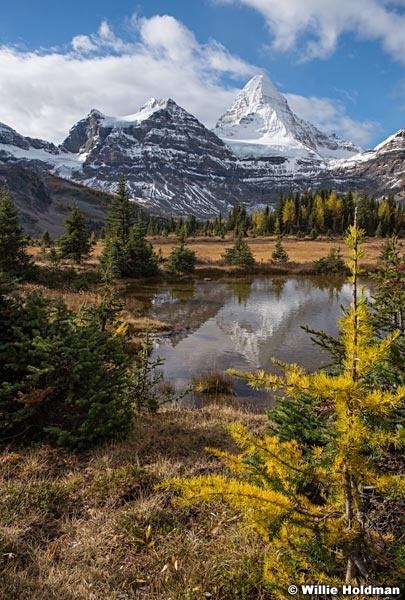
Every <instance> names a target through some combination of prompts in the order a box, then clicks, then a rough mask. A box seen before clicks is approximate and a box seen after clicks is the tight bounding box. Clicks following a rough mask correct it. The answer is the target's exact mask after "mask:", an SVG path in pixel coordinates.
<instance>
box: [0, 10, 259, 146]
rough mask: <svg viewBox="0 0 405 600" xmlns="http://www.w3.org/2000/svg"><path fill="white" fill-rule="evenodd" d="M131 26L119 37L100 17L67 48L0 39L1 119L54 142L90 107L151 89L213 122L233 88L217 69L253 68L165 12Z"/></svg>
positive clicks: (126, 106)
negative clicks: (26, 46)
mask: <svg viewBox="0 0 405 600" xmlns="http://www.w3.org/2000/svg"><path fill="white" fill-rule="evenodd" d="M130 33H131V36H132V37H131V39H130V40H127V39H126V40H123V39H121V38H120V37H118V36H117V35H115V33H114V32H113V31H112V29H111V27H110V25H109V24H108V23H107V21H103V22H102V23H101V25H100V28H99V29H98V31H97V32H96V33H94V34H91V35H84V34H79V35H77V36H75V37H74V38H73V40H72V42H71V50H70V51H69V52H67V53H66V52H63V51H62V50H61V51H60V52H58V51H55V50H53V51H49V52H24V51H21V50H19V49H15V48H10V47H5V46H3V47H0V82H1V83H0V121H3V122H4V123H7V124H8V125H10V126H11V127H14V128H15V129H17V130H18V131H20V132H21V133H23V134H25V135H31V136H36V137H44V138H46V139H49V140H52V141H55V142H60V141H61V140H62V139H63V138H64V137H65V136H66V135H67V132H68V131H69V128H70V127H71V126H72V125H73V124H74V123H75V122H76V121H77V120H78V119H80V118H83V117H84V116H85V115H86V114H87V112H88V111H89V110H90V109H91V108H98V109H99V110H101V111H102V112H104V113H106V114H111V115H124V114H130V113H133V112H136V111H137V110H138V109H139V108H140V107H141V106H142V105H143V104H144V103H145V102H146V100H148V99H149V98H150V97H152V96H153V97H157V98H167V97H172V98H173V99H174V100H176V102H178V103H179V104H180V105H181V106H183V107H184V108H185V109H186V110H189V111H190V112H192V113H193V114H194V115H195V116H197V117H198V118H199V119H200V120H201V121H202V122H204V123H205V124H206V125H207V126H213V125H214V124H215V121H216V119H217V118H218V116H219V115H220V114H221V113H222V112H223V111H225V109H226V108H227V107H228V105H229V104H230V102H231V101H232V100H233V98H234V96H235V94H236V93H237V91H238V89H237V88H236V87H235V88H229V87H224V86H223V85H222V84H221V76H223V75H224V74H227V75H230V76H231V77H234V78H240V77H243V78H246V79H247V78H249V77H250V76H252V75H254V74H255V73H256V72H257V71H258V69H257V68H255V67H254V66H253V65H249V64H248V63H247V62H245V61H244V60H242V59H241V58H239V57H237V56H234V55H231V54H230V53H229V52H228V51H227V50H226V49H225V48H224V47H223V46H222V45H221V44H219V43H218V42H216V41H215V40H209V41H208V42H207V43H205V44H200V43H198V41H197V40H196V38H195V36H194V34H193V33H192V32H191V31H190V30H189V29H187V28H186V27H185V26H184V25H183V24H182V23H180V22H179V21H177V20H176V19H175V18H173V17H171V16H168V15H163V16H153V17H151V18H149V19H147V18H142V19H138V18H136V17H134V18H132V19H131V21H130Z"/></svg>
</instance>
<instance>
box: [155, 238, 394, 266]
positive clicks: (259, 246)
mask: <svg viewBox="0 0 405 600" xmlns="http://www.w3.org/2000/svg"><path fill="white" fill-rule="evenodd" d="M152 241H153V245H154V248H155V250H156V251H158V250H159V249H161V251H162V256H163V257H164V258H166V257H167V256H168V255H169V254H170V252H171V251H172V249H173V247H174V246H175V244H176V241H175V240H174V239H173V238H170V237H168V238H159V239H155V240H152ZM247 241H248V243H249V246H250V248H251V250H252V253H253V256H254V257H255V260H256V261H257V262H258V263H261V262H264V263H266V262H268V261H269V260H270V258H271V254H272V252H273V250H274V248H275V244H276V238H275V237H274V236H273V237H263V238H260V237H257V238H250V239H249V238H248V239H247ZM383 243H384V240H382V239H374V238H373V239H369V240H367V241H366V243H365V245H364V248H365V251H366V256H365V258H364V262H367V263H371V264H374V263H375V262H376V260H377V257H378V255H379V253H380V251H381V246H382V244H383ZM282 244H283V246H284V248H285V249H286V251H287V254H288V256H289V259H290V261H292V262H295V263H310V262H312V261H314V260H317V259H319V258H322V257H323V256H326V255H327V254H328V253H329V251H330V249H331V248H340V250H341V251H342V254H343V256H344V257H347V256H348V249H347V248H346V246H345V244H344V242H343V240H341V239H336V240H326V239H319V240H309V239H297V238H294V237H285V238H283V239H282ZM187 245H188V247H189V248H190V249H191V250H194V251H195V252H196V254H197V258H198V260H199V262H202V263H205V264H215V263H217V262H218V261H220V260H221V254H223V252H224V251H225V249H226V248H230V247H231V246H232V245H233V240H232V239H230V238H228V239H224V240H221V239H219V238H205V239H201V238H193V239H189V240H187Z"/></svg>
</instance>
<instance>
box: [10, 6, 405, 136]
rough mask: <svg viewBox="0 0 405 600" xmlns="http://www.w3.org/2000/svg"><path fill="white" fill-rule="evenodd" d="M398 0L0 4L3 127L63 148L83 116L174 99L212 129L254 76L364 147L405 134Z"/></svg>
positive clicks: (404, 33)
mask: <svg viewBox="0 0 405 600" xmlns="http://www.w3.org/2000/svg"><path fill="white" fill-rule="evenodd" d="M404 67H405V0H305V2H304V1H303V0H193V1H190V0H188V1H186V0H159V1H153V0H150V1H148V2H146V1H145V2H131V1H129V0H116V1H115V2H111V0H108V1H107V0H97V1H96V0H81V1H80V2H79V1H78V0H70V2H69V3H59V2H55V0H36V1H35V2H33V0H19V1H16V2H7V3H5V4H4V6H2V16H1V21H0V121H2V122H4V123H6V124H8V125H10V126H12V127H14V128H15V129H17V130H18V131H20V132H21V133H23V134H25V135H32V136H38V137H44V138H46V139H50V140H52V141H55V142H60V141H61V140H62V139H63V138H64V137H65V135H66V134H67V132H68V130H69V128H70V127H71V126H72V125H73V123H74V122H76V121H77V120H78V119H80V118H82V117H84V116H85V115H86V114H87V113H88V112H89V110H90V109H91V108H98V109H99V110H101V111H102V112H104V113H106V114H110V115H124V114H130V113H133V112H136V111H137V110H138V109H139V108H140V107H141V106H142V104H143V103H144V102H145V101H146V100H147V99H148V98H150V97H152V96H154V97H158V98H166V97H172V98H173V99H174V100H176V101H177V102H178V103H179V104H180V105H181V106H183V107H184V108H186V109H187V110H189V111H190V112H192V113H193V114H195V116H197V117H198V118H199V119H200V120H201V121H202V122H203V123H205V124H206V125H207V126H209V127H212V126H213V125H214V124H215V122H216V120H217V119H218V117H219V116H220V115H221V114H222V112H224V110H225V109H226V108H227V107H228V105H229V104H230V102H231V101H232V100H233V98H234V97H235V95H236V93H237V91H238V89H240V88H241V87H243V85H244V84H245V83H246V82H247V81H248V80H249V79H250V77H252V76H253V75H254V74H256V73H258V72H265V73H267V75H268V76H269V77H270V78H271V79H272V80H273V82H274V83H275V85H276V86H277V87H278V88H279V90H280V91H281V92H282V93H283V94H284V95H285V96H286V97H287V99H288V101H289V104H290V106H291V108H292V109H293V110H294V111H295V112H296V113H297V114H298V115H299V116H300V117H302V118H304V119H307V120H309V121H311V122H312V123H314V124H315V125H317V126H318V127H319V128H320V129H322V130H323V131H326V132H329V133H330V132H333V131H334V132H336V133H338V134H339V135H341V136H342V137H344V138H346V139H350V140H352V141H355V142H357V143H360V144H361V145H362V146H363V147H364V148H368V147H372V146H374V145H375V144H377V143H379V142H380V141H382V140H383V139H385V138H386V137H388V136H389V135H391V134H393V133H394V132H396V131H397V130H398V129H400V128H402V127H405V72H404Z"/></svg>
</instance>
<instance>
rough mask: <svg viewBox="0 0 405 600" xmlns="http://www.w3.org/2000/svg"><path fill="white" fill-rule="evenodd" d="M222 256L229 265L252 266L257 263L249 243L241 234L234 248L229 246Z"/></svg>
mask: <svg viewBox="0 0 405 600" xmlns="http://www.w3.org/2000/svg"><path fill="white" fill-rule="evenodd" d="M222 258H223V259H224V261H225V263H226V264H228V265H233V266H235V267H252V266H253V265H254V263H255V259H254V257H253V254H252V251H251V250H250V247H249V244H248V243H247V242H246V240H244V239H243V238H242V235H239V236H238V237H237V238H236V240H235V243H234V245H233V246H232V248H227V249H226V250H225V252H224V253H223V254H222Z"/></svg>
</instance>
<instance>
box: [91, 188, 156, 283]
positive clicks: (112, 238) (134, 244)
mask: <svg viewBox="0 0 405 600" xmlns="http://www.w3.org/2000/svg"><path fill="white" fill-rule="evenodd" d="M131 214H132V211H131V204H130V201H129V196H128V193H127V190H126V183H125V180H124V179H121V180H120V182H119V184H118V193H117V195H116V197H115V198H114V199H113V200H112V202H111V206H110V208H109V211H108V218H107V224H106V242H105V247H104V251H103V253H102V255H101V258H100V261H101V264H102V266H103V268H104V269H105V270H106V271H108V272H110V273H111V274H112V275H113V276H114V277H148V276H151V275H155V274H156V273H157V272H158V266H157V265H158V261H157V257H156V255H155V253H154V252H153V247H152V244H150V243H149V242H147V240H146V237H145V236H146V230H145V226H144V223H143V220H142V216H141V214H140V213H139V214H138V221H137V223H136V224H135V225H133V221H132V216H131Z"/></svg>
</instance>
